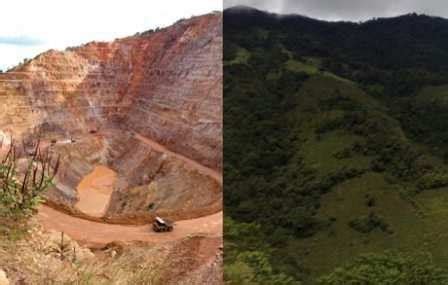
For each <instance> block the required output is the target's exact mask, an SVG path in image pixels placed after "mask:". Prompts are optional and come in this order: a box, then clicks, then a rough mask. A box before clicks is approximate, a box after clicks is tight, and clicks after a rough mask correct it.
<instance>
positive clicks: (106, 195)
mask: <svg viewBox="0 0 448 285" xmlns="http://www.w3.org/2000/svg"><path fill="white" fill-rule="evenodd" d="M135 138H136V139H138V140H139V141H141V142H143V143H145V144H146V145H148V146H150V147H151V148H153V149H154V150H155V151H158V152H162V153H167V154H168V155H172V156H174V157H176V158H177V159H180V160H182V161H184V162H185V163H186V165H187V167H191V168H192V169H195V170H197V171H199V172H201V173H203V174H205V175H208V176H210V177H212V178H213V179H215V180H216V181H218V182H219V183H220V184H221V185H222V175H221V173H219V172H218V171H215V170H213V169H210V168H208V167H206V166H203V165H201V164H200V163H198V162H196V161H194V160H192V159H190V158H188V157H185V156H183V155H181V154H178V153H175V152H172V151H170V150H169V149H167V148H166V147H164V146H163V145H160V144H159V143H157V142H155V141H153V140H151V139H148V138H146V137H143V136H141V135H139V134H135ZM115 179H116V173H115V172H113V171H112V170H111V169H109V168H107V167H105V166H97V167H96V168H95V169H94V170H93V171H92V172H91V173H90V174H88V175H87V176H86V177H84V179H83V180H82V181H81V183H80V184H79V185H78V187H77V189H78V195H79V202H78V203H77V204H76V207H77V208H78V209H79V210H80V211H81V212H83V213H85V214H88V215H89V216H93V217H101V216H103V214H104V212H105V210H106V209H107V206H108V203H109V200H110V195H111V194H112V190H113V189H112V188H113V184H114V181H115ZM37 219H38V221H39V223H40V224H41V225H42V226H43V227H44V228H45V229H46V230H55V231H58V232H65V233H66V234H67V235H69V236H70V237H71V238H72V239H74V240H76V241H78V242H79V243H80V244H82V245H85V246H88V247H100V246H104V245H106V244H107V243H110V242H114V241H118V242H133V241H142V242H148V243H161V242H168V241H175V240H179V239H182V238H185V237H188V236H192V235H206V236H209V237H222V226H223V214H222V211H221V212H219V213H216V214H213V215H209V216H204V217H201V218H196V219H190V220H181V221H177V222H176V223H175V225H174V230H173V231H172V232H169V233H155V232H154V231H153V230H152V226H151V225H150V224H148V225H143V226H135V225H134V226H133V225H116V224H107V223H101V222H94V221H90V220H86V219H82V218H78V217H74V216H70V215H68V214H65V213H63V212H60V211H58V210H56V209H53V208H51V207H48V206H46V205H42V206H41V207H40V209H39V212H38V214H37Z"/></svg>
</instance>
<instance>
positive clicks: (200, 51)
mask: <svg viewBox="0 0 448 285" xmlns="http://www.w3.org/2000/svg"><path fill="white" fill-rule="evenodd" d="M221 106H222V15H221V14H220V13H212V14H207V15H204V16H199V17H193V18H191V19H187V20H182V21H178V22H177V23H175V24H174V25H172V26H171V27H168V28H164V29H160V30H157V31H149V32H145V33H141V34H137V35H134V36H131V37H127V38H123V39H117V40H115V41H113V42H110V43H103V42H92V43H88V44H86V45H83V46H80V47H74V48H69V49H67V50H65V51H62V52H60V51H54V50H50V51H48V52H45V53H43V54H41V55H39V56H37V57H36V58H34V59H32V60H30V61H28V62H26V63H24V64H22V65H20V66H18V67H16V68H15V69H14V70H11V71H9V72H7V73H4V74H0V138H3V139H6V140H7V139H9V138H10V137H11V136H12V137H14V138H15V140H18V141H21V140H24V141H25V143H27V144H29V145H30V148H31V147H32V142H33V141H35V140H36V138H37V136H40V137H41V138H42V140H43V145H45V146H47V147H49V148H51V150H52V151H54V152H56V153H58V154H60V155H61V156H62V165H61V168H60V172H59V173H58V176H57V179H56V185H55V187H54V188H53V189H51V190H50V191H49V192H48V201H49V205H52V206H53V207H56V208H58V209H64V211H65V212H68V213H71V214H76V215H77V216H84V217H85V218H92V219H98V218H102V220H107V221H109V222H120V223H137V224H142V223H145V222H146V223H147V222H150V221H152V219H153V218H154V216H155V215H164V216H167V217H170V218H173V219H188V218H196V217H201V216H204V215H210V214H213V213H216V212H219V211H220V210H221V209H222V206H221V204H222V203H221V202H222V185H221V184H222V179H221V175H220V172H221V168H222V108H221ZM51 142H52V143H51ZM99 165H102V166H105V167H108V168H109V169H111V170H112V171H114V172H115V173H116V175H117V177H116V183H114V184H113V186H112V187H113V189H112V190H111V193H110V195H109V193H107V195H102V196H101V197H103V198H104V197H105V198H104V199H110V200H109V201H104V199H103V198H101V199H103V200H101V199H100V200H101V201H99V202H98V204H101V206H99V207H100V209H99V210H98V211H90V210H89V209H91V206H88V207H87V210H86V208H84V206H83V205H86V203H87V205H89V204H92V201H87V200H86V199H89V198H88V196H85V195H84V196H83V195H80V193H78V191H77V189H79V188H78V186H79V184H80V183H81V181H82V180H83V179H84V177H86V176H87V175H89V174H90V173H92V171H93V170H94V169H95V168H96V167H98V166H99ZM81 194H82V193H81ZM81 199H83V200H82V201H80V200H81ZM93 204H95V203H93ZM106 205H107V207H106Z"/></svg>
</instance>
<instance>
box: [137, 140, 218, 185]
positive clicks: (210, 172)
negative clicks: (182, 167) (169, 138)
mask: <svg viewBox="0 0 448 285" xmlns="http://www.w3.org/2000/svg"><path fill="white" fill-rule="evenodd" d="M134 137H135V138H136V139H138V140H139V141H141V142H143V143H145V144H147V145H149V146H150V147H152V148H153V149H155V150H156V151H158V152H163V153H167V154H169V155H172V156H175V157H176V158H178V159H180V160H182V161H184V162H186V163H187V165H189V166H191V167H192V168H194V169H197V170H198V171H200V172H201V173H204V174H206V175H208V176H210V177H213V178H214V179H215V180H216V181H218V182H219V183H220V184H221V185H222V175H221V173H219V172H218V171H216V170H213V169H211V168H208V167H206V166H204V165H202V164H200V163H198V162H197V161H194V160H192V159H190V158H188V157H186V156H183V155H181V154H178V153H175V152H172V151H171V150H169V149H167V148H166V147H165V146H163V145H161V144H159V143H157V142H155V141H153V140H151V139H149V138H146V137H144V136H142V135H140V134H137V133H136V134H135V135H134Z"/></svg>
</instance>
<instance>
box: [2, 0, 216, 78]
mask: <svg viewBox="0 0 448 285" xmlns="http://www.w3.org/2000/svg"><path fill="white" fill-rule="evenodd" d="M213 10H222V0H194V1H186V0H161V1H150V0H58V1H55V0H36V1H31V0H14V1H2V4H1V9H0V69H2V70H5V69H7V68H9V67H12V66H14V65H16V64H17V63H19V62H20V61H22V60H23V59H24V58H33V57H34V56H36V55H37V54H39V53H41V52H44V51H46V50H48V49H50V48H54V49H64V48H66V47H68V46H76V45H80V44H83V43H86V42H89V41H93V40H96V41H110V40H113V39H115V38H118V37H124V36H128V35H133V34H135V33H136V32H143V31H145V30H148V29H152V28H156V27H164V26H168V25H170V24H172V23H174V22H176V21H177V20H179V19H181V18H187V17H190V16H192V15H201V14H204V13H208V12H211V11H213Z"/></svg>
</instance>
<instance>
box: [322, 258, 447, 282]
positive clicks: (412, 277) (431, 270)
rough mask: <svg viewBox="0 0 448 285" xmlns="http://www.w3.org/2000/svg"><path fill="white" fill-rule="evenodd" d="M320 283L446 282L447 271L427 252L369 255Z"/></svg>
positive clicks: (336, 271) (357, 259)
mask: <svg viewBox="0 0 448 285" xmlns="http://www.w3.org/2000/svg"><path fill="white" fill-rule="evenodd" d="M318 283H319V284H321V285H346V284H365V285H376V284H384V285H395V284H407V285H420V284H434V285H435V284H440V285H443V284H448V271H446V270H445V269H442V268H439V267H437V266H436V265H434V262H433V260H432V257H431V255H430V254H419V255H415V256H405V255H400V254H397V253H390V252H386V253H384V254H368V255H362V256H360V257H358V258H356V259H355V260H354V261H353V263H351V264H349V265H347V266H344V267H338V268H336V269H335V270H334V271H333V272H332V273H330V274H328V275H327V276H324V277H322V278H320V279H319V282H318Z"/></svg>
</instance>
